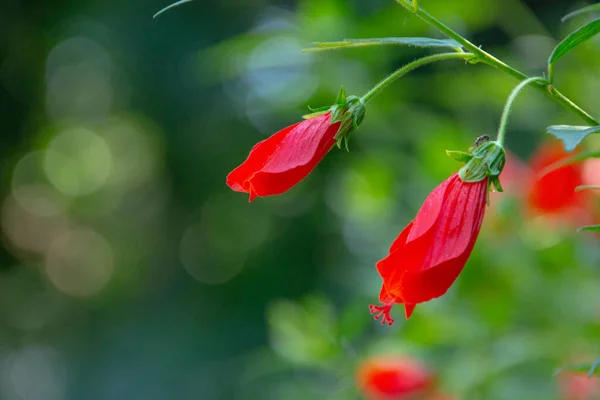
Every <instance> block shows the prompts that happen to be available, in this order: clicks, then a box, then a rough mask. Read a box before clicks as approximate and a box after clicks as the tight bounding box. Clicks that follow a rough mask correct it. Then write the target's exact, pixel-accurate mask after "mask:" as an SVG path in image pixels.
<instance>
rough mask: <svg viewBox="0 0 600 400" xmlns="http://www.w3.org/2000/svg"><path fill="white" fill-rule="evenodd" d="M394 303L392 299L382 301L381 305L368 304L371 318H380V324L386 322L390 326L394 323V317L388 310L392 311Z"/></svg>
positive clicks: (377, 319)
mask: <svg viewBox="0 0 600 400" xmlns="http://www.w3.org/2000/svg"><path fill="white" fill-rule="evenodd" d="M393 305H394V302H393V301H390V302H386V303H383V304H382V305H379V306H378V305H374V304H370V305H369V311H370V312H371V314H373V319H374V320H376V321H379V318H381V323H382V324H384V325H385V324H388V325H390V326H392V324H393V323H394V319H393V318H392V317H391V316H390V311H392V306H393Z"/></svg>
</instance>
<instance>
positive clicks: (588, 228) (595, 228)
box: [577, 225, 600, 232]
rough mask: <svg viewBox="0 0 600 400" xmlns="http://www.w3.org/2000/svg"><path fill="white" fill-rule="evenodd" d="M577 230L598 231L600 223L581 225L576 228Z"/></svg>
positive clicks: (599, 230)
mask: <svg viewBox="0 0 600 400" xmlns="http://www.w3.org/2000/svg"><path fill="white" fill-rule="evenodd" d="M577 232H600V225H588V226H582V227H581V228H579V229H577Z"/></svg>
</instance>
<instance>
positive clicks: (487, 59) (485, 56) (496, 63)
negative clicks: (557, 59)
mask: <svg viewBox="0 0 600 400" xmlns="http://www.w3.org/2000/svg"><path fill="white" fill-rule="evenodd" d="M396 1H397V2H398V3H399V4H400V5H401V6H403V7H404V8H406V9H407V10H409V11H410V12H412V13H413V14H415V15H416V16H417V17H419V18H421V19H422V20H423V21H425V22H426V23H427V24H429V25H431V26H433V27H434V28H436V29H437V30H439V31H440V32H442V33H443V34H445V35H446V36H448V37H449V38H452V39H454V40H456V41H457V42H458V43H460V44H461V45H462V46H463V47H464V48H465V49H466V50H468V51H470V52H471V53H473V54H474V55H475V56H477V59H478V60H479V61H481V62H484V63H486V64H488V65H490V66H492V67H494V68H497V69H499V70H501V71H503V72H505V73H507V74H508V75H510V76H512V77H514V78H516V79H518V80H520V81H522V80H525V79H527V78H528V76H527V75H525V74H524V73H522V72H521V71H519V70H517V69H515V68H513V67H511V66H510V65H508V64H506V63H504V62H503V61H501V60H499V59H497V58H496V57H494V56H493V55H491V54H489V53H488V52H486V51H484V50H482V49H481V48H479V47H478V46H476V45H474V44H473V43H471V42H470V41H468V40H467V39H465V38H464V37H462V36H461V35H460V34H458V33H456V32H455V31H453V30H452V29H451V28H449V27H448V26H446V25H444V24H443V23H442V22H440V21H438V20H437V19H436V18H435V17H433V16H432V15H430V14H429V13H427V12H426V11H425V10H423V9H422V8H418V9H414V8H412V7H407V4H406V3H405V0H396ZM534 87H535V88H536V89H537V90H538V91H541V92H543V93H544V94H546V95H547V96H548V97H550V98H551V99H552V100H554V101H555V102H557V103H558V104H560V105H561V106H563V107H565V108H567V109H569V110H571V111H572V112H573V113H574V114H577V115H578V116H579V117H580V118H581V119H583V120H584V121H586V122H587V123H588V124H591V125H600V123H599V122H598V121H596V120H595V119H594V118H593V117H592V116H591V115H590V114H588V113H587V112H585V111H584V110H583V109H582V108H581V107H579V106H578V105H577V104H575V103H574V102H573V101H572V100H570V99H569V98H568V97H566V96H565V95H563V94H562V93H560V92H559V91H558V90H556V89H554V87H553V86H552V85H551V84H550V83H549V82H548V81H546V82H545V85H535V86H534Z"/></svg>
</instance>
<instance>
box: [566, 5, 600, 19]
mask: <svg viewBox="0 0 600 400" xmlns="http://www.w3.org/2000/svg"><path fill="white" fill-rule="evenodd" d="M593 11H600V3H598V4H592V5H591V6H587V7H583V8H580V9H579V10H575V11H573V12H572V13H570V14H567V15H565V16H564V17H562V19H561V21H562V22H565V21H566V20H568V19H569V18H573V17H575V16H577V15H581V14H585V13H589V12H593Z"/></svg>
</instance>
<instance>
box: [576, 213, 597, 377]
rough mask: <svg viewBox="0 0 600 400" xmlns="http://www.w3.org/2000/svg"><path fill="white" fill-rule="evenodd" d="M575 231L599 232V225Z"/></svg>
mask: <svg viewBox="0 0 600 400" xmlns="http://www.w3.org/2000/svg"><path fill="white" fill-rule="evenodd" d="M577 232H600V225H587V226H582V227H581V228H579V229H577ZM594 368H596V367H594Z"/></svg>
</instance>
